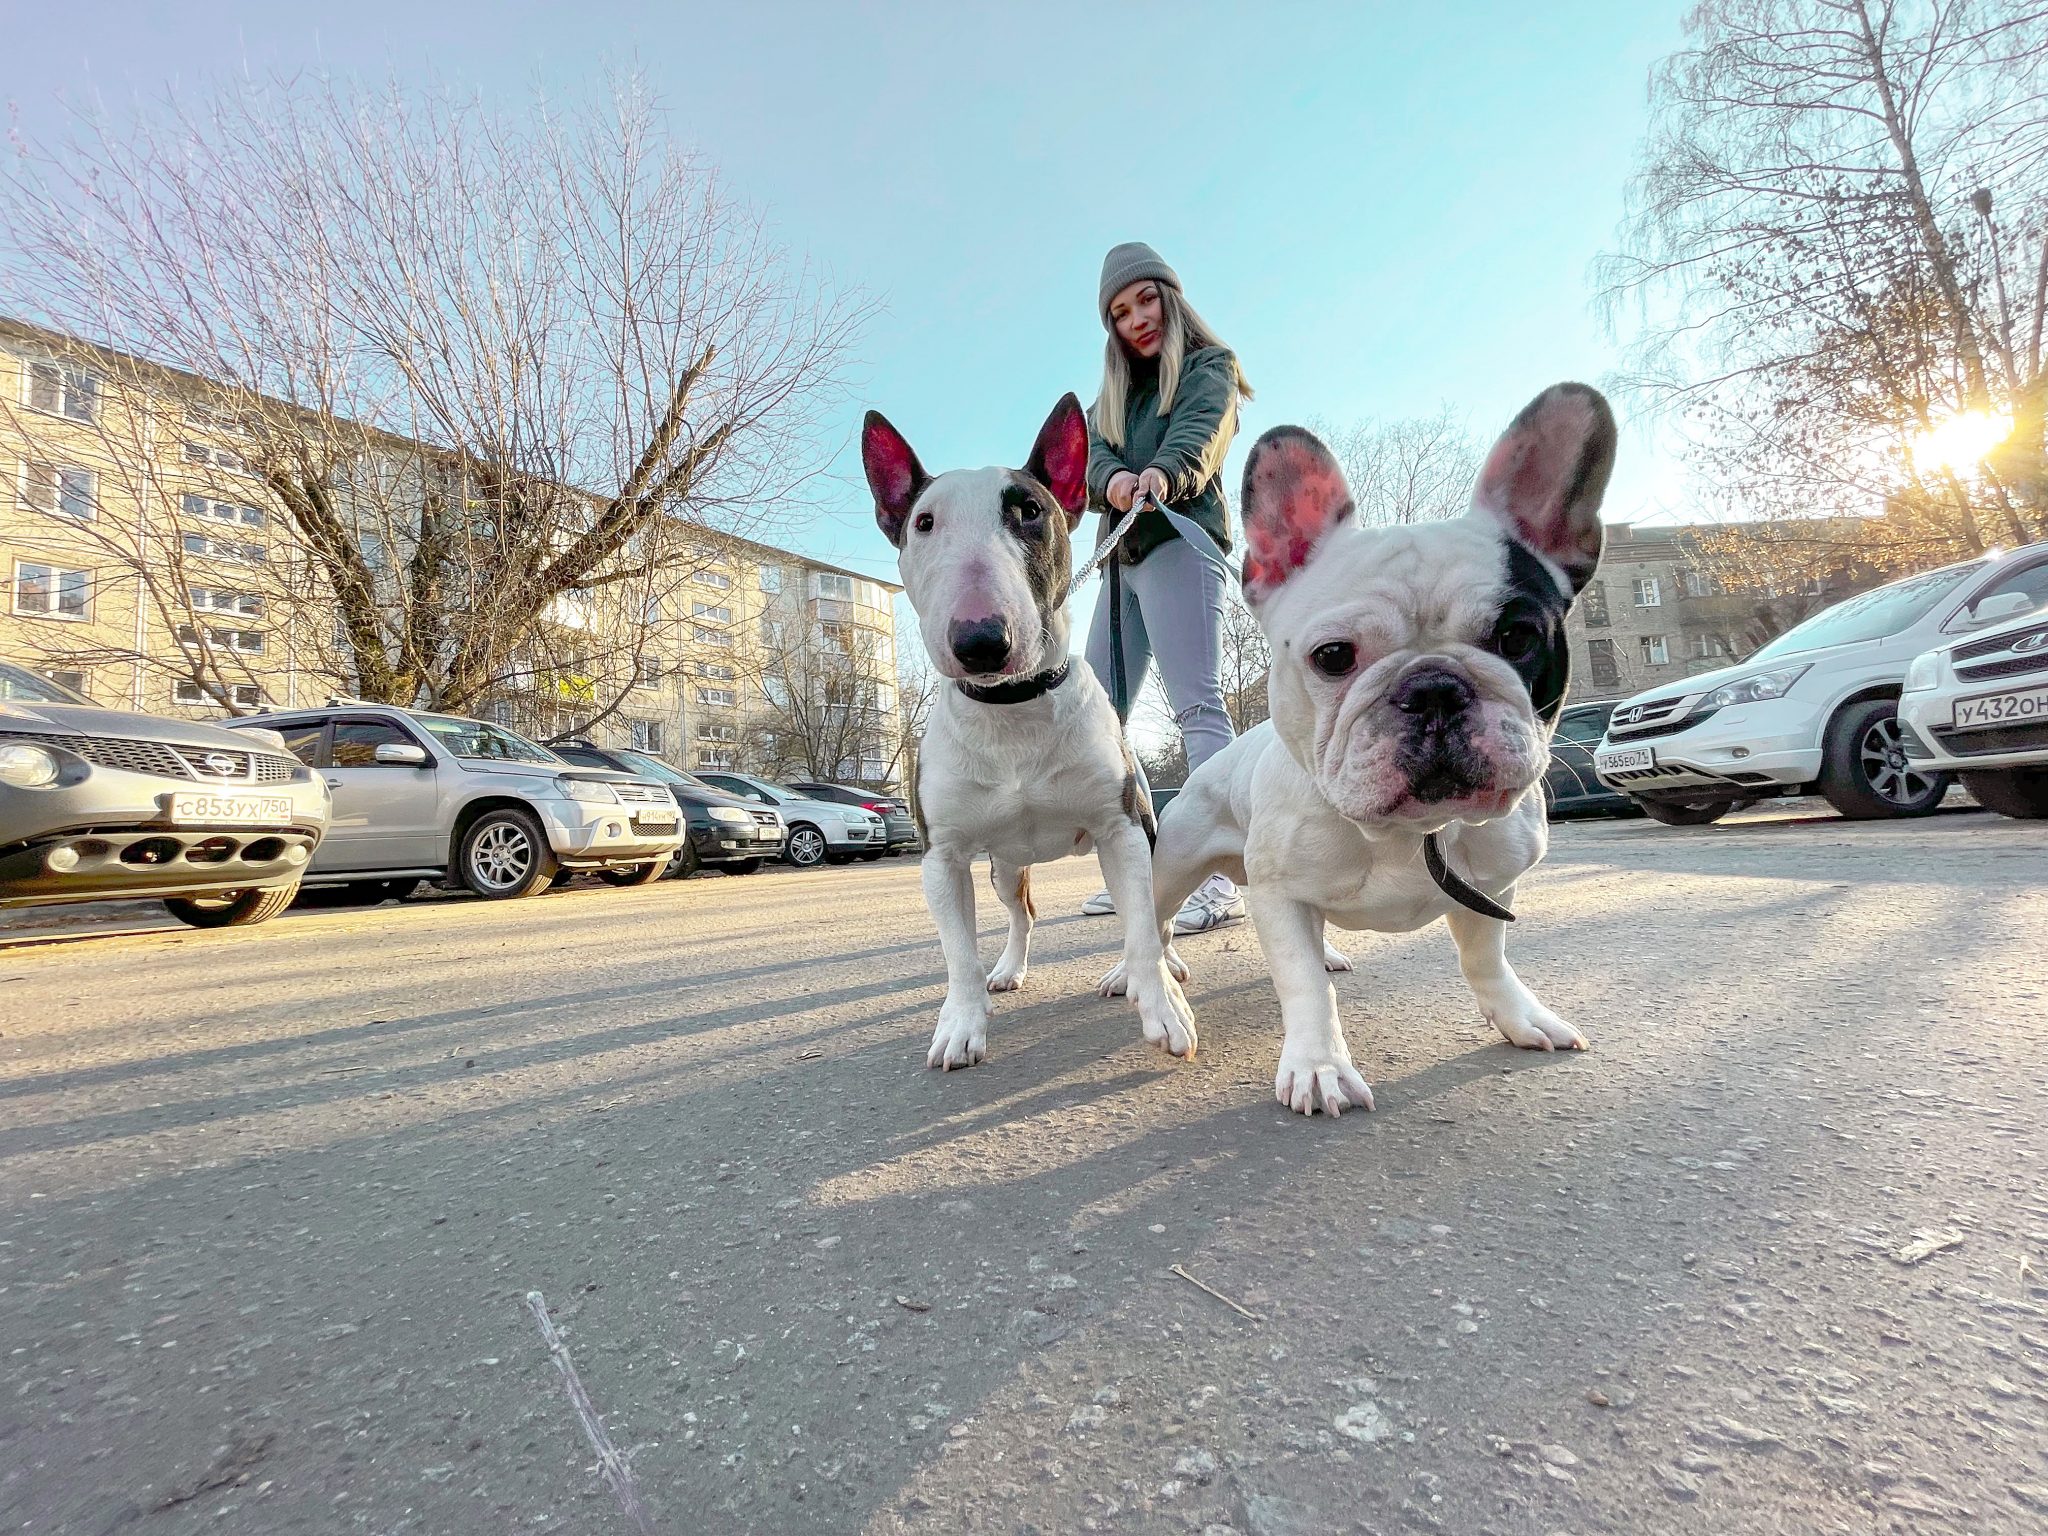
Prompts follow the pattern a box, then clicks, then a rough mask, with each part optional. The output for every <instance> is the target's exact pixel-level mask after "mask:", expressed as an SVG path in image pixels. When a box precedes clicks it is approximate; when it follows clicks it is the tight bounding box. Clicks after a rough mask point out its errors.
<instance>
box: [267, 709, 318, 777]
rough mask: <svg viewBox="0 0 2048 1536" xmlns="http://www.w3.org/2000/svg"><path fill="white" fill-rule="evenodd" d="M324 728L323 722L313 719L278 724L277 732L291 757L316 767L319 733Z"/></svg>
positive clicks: (310, 766) (308, 765)
mask: <svg viewBox="0 0 2048 1536" xmlns="http://www.w3.org/2000/svg"><path fill="white" fill-rule="evenodd" d="M326 728H327V727H326V725H325V724H324V723H323V722H321V721H319V720H313V721H309V722H307V723H306V724H304V725H283V726H279V727H278V730H277V734H278V735H280V736H282V737H283V738H284V744H285V747H286V749H287V750H289V751H290V753H291V755H292V756H293V757H296V758H297V759H298V760H299V761H300V762H302V763H304V764H305V765H306V766H307V767H308V768H317V767H319V766H320V733H321V732H322V731H324V730H325V729H326Z"/></svg>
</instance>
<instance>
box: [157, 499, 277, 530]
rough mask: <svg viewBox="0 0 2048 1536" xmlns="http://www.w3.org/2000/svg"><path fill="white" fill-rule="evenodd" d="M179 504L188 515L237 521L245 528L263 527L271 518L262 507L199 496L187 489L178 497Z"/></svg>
mask: <svg viewBox="0 0 2048 1536" xmlns="http://www.w3.org/2000/svg"><path fill="white" fill-rule="evenodd" d="M178 505H179V506H180V507H182V508H183V509H184V512H185V515H186V516H187V517H203V518H207V519H208V520H210V521H212V522H216V523H236V524H239V525H240V526H241V527H244V528H261V527H262V526H263V525H264V524H265V523H267V522H269V521H270V519H269V518H268V517H267V516H266V515H265V514H264V511H263V509H262V508H261V507H245V506H243V505H241V504H240V503H239V502H233V501H215V500H214V499H213V498H212V497H211V496H197V495H194V494H193V493H192V492H190V491H187V492H186V493H185V494H184V495H183V496H181V497H179V498H178Z"/></svg>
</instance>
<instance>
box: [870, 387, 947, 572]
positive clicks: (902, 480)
mask: <svg viewBox="0 0 2048 1536" xmlns="http://www.w3.org/2000/svg"><path fill="white" fill-rule="evenodd" d="M860 464H861V468H862V469H864V470H866V471H867V475H868V489H869V490H871V491H873V492H874V493H875V522H876V524H877V525H878V526H879V527H880V528H881V530H882V532H883V533H884V534H885V535H886V536H887V537H888V540H889V542H890V543H891V544H899V545H900V544H901V543H902V542H903V520H904V519H905V518H907V517H908V516H910V509H911V508H912V507H913V506H915V505H916V504H917V498H918V497H919V496H920V495H921V494H922V493H923V491H924V488H925V487H926V486H928V485H930V484H931V483H932V477H931V476H930V475H927V474H926V473H925V472H924V466H923V465H922V464H920V463H918V462H917V455H916V454H914V453H912V452H911V451H910V444H909V443H907V442H905V441H904V440H903V434H902V433H901V432H898V431H897V430H896V429H895V428H894V427H892V426H890V425H889V423H888V420H887V419H886V418H885V417H884V416H883V415H882V413H881V412H880V411H869V412H868V414H867V420H865V421H863V422H862V423H861V428H860Z"/></svg>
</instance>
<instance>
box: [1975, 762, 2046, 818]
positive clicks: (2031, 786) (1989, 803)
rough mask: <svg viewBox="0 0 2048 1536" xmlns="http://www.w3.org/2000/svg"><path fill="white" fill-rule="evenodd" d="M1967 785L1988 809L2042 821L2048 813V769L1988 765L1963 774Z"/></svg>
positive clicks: (1979, 802)
mask: <svg viewBox="0 0 2048 1536" xmlns="http://www.w3.org/2000/svg"><path fill="white" fill-rule="evenodd" d="M1963 788H1965V789H1967V790H1968V791H1969V792H1970V793H1971V794H1973V795H1975V796H1976V797H1977V803H1978V804H1979V805H1981V806H1983V807H1984V809H1985V810H1987V811H1996V812H1998V814H1999V815H2001V816H2016V817H2018V818H2019V819H2020V820H2021V821H2039V820H2040V819H2041V818H2042V817H2044V816H2048V768H1984V769H1979V770H1978V771H1977V772H1975V773H1966V774H1964V775H1963Z"/></svg>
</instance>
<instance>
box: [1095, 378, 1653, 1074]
mask: <svg viewBox="0 0 2048 1536" xmlns="http://www.w3.org/2000/svg"><path fill="white" fill-rule="evenodd" d="M1614 449H1615V429H1614V417H1613V414H1612V413H1611V412H1610V411H1609V409H1608V407H1607V402H1606V401H1605V400H1604V399H1603V398H1602V397H1601V396H1600V394H1599V393H1598V392H1597V391H1596V390H1593V389H1589V388H1587V387H1586V386H1585V385H1583V384H1558V385H1554V386H1552V387H1551V388H1550V389H1547V390H1545V391H1544V392H1543V393H1542V394H1541V395H1539V396H1537V397H1536V399H1535V400H1533V401H1531V402H1530V404H1529V405H1528V406H1527V407H1526V408H1524V410H1523V411H1522V413H1521V414H1520V415H1519V416H1517V417H1516V418H1515V421H1514V424H1513V425H1512V426H1510V427H1509V428H1508V430H1507V431H1506V433H1504V434H1503V435H1502V437H1501V439H1500V441H1499V442H1498V443H1497V444H1495V445H1494V448H1493V450H1492V452H1491V453H1490V454H1489V455H1488V456H1487V460H1486V464H1485V467H1484V468H1483V469H1482V470H1481V472H1480V476H1479V484H1478V487H1477V489H1476V491H1475V492H1474V494H1473V505H1472V509H1471V511H1470V512H1468V513H1467V514H1466V515H1465V516H1464V517H1461V518H1457V519H1454V520H1452V521H1449V522H1442V523H1422V524H1409V525H1403V526H1398V527H1392V528H1361V527H1359V526H1357V524H1356V523H1355V522H1354V521H1353V516H1352V513H1353V508H1352V500H1351V492H1350V489H1349V488H1348V487H1347V486H1346V485H1345V483H1344V474H1343V471H1342V470H1341V469H1339V468H1338V466H1337V462H1336V460H1335V459H1334V458H1332V457H1331V455H1330V451H1329V450H1328V449H1327V448H1325V447H1324V446H1323V445H1322V443H1320V442H1318V441H1317V440H1316V438H1315V437H1314V436H1313V435H1312V434H1310V433H1308V432H1305V431H1303V430H1302V429H1301V428H1299V427H1275V428H1274V429H1273V430H1272V431H1270V432H1267V433H1266V434H1265V435H1264V436H1263V437H1261V438H1260V439H1259V440H1258V442H1257V443H1256V444H1254V445H1253V447H1252V451H1251V456H1250V458H1249V459H1248V460H1247V462H1246V464H1245V470H1244V492H1243V515H1244V524H1245V538H1246V546H1247V547H1246V555H1245V562H1244V592H1245V597H1246V599H1247V600H1248V601H1249V602H1250V603H1251V605H1252V607H1253V610H1254V611H1255V613H1256V614H1257V616H1258V620H1259V624H1260V626H1261V627H1262V628H1263V629H1264V630H1265V632H1266V636H1267V638H1268V640H1269V641H1270V642H1271V644H1272V653H1273V660H1272V673H1271V676H1270V679H1269V682H1268V695H1269V699H1270V702H1271V706H1272V718H1271V719H1270V720H1269V721H1267V722H1266V723H1265V724H1262V725H1260V726H1258V727H1257V728H1256V729H1254V730H1252V731H1249V732H1247V733H1246V734H1245V735H1243V736H1241V737H1240V738H1238V740H1237V741H1235V742H1233V743H1232V744H1231V745H1230V746H1229V747H1227V748H1225V749H1224V750H1223V751H1222V752H1220V753H1218V754H1217V755H1216V756H1215V757H1212V758H1210V759H1209V760H1208V761H1207V762H1205V763H1204V764H1202V766H1201V767H1200V768H1198V769H1196V770H1195V772H1194V773H1193V774H1192V775H1191V776H1190V777H1189V779H1188V782H1187V786H1186V788H1184V789H1183V790H1182V791H1181V793H1180V795H1179V796H1178V797H1177V798H1176V799H1175V800H1174V801H1173V803H1172V804H1171V805H1170V806H1169V807H1168V808H1167V813H1166V815H1165V816H1164V818H1163V819H1162V825H1161V827H1160V833H1159V843H1158V847H1157V848H1156V850H1155V851H1154V854H1153V866H1152V867H1153V905H1154V911H1155V913H1156V914H1157V915H1158V918H1159V921H1160V923H1161V925H1162V927H1161V931H1162V933H1164V931H1165V929H1164V925H1165V923H1166V922H1167V921H1169V920H1170V918H1171V915H1172V914H1173V913H1174V912H1175V911H1176V910H1178V908H1179V906H1180V904H1181V902H1182V900H1183V899H1184V898H1185V897H1186V896H1187V895H1188V893H1189V892H1190V891H1192V890H1194V888H1195V887H1196V886H1197V885H1199V884H1200V883H1201V882H1202V881H1203V880H1204V879H1205V878H1206V877H1207V876H1209V875H1210V874H1212V873H1215V872H1217V871H1219V870H1220V871H1222V872H1223V873H1225V874H1227V875H1229V876H1230V877H1231V878H1233V879H1235V880H1238V881H1241V882H1243V883H1244V884H1245V885H1246V887H1247V889H1246V893H1245V900H1246V902H1247V904H1248V906H1249V908H1250V911H1251V917H1252V921H1253V923H1254V925H1255V926H1256V927H1257V930H1258V935H1259V942H1260V944H1261V946H1262V947H1263V948H1264V950H1265V952H1266V960H1267V963H1268V964H1269V966H1270V967H1271V969H1272V972H1273V982H1274V986H1275V988H1276V989H1277V990H1278V992H1279V994H1280V1016H1281V1022H1282V1024H1283V1026H1284V1028H1285V1031H1286V1038H1285V1041H1284V1043H1283V1044H1282V1046H1281V1050H1280V1068H1279V1072H1278V1074H1277V1075H1276V1077H1275V1078H1274V1092H1275V1094H1276V1096H1277V1097H1278V1098H1279V1100H1280V1102H1281V1103H1283V1104H1286V1105H1288V1106H1289V1107H1291V1108H1293V1109H1295V1110H1297V1111H1299V1112H1300V1113H1302V1114H1311V1113H1313V1112H1314V1111H1315V1110H1316V1109H1318V1108H1321V1109H1322V1110H1324V1111H1325V1112H1326V1113H1328V1114H1332V1115H1335V1114H1340V1113H1342V1112H1343V1110H1344V1109H1345V1108H1346V1107H1347V1106H1363V1107H1364V1108H1367V1109H1370V1108H1371V1107H1372V1089H1371V1088H1370V1087H1368V1086H1367V1084H1366V1081H1365V1079H1364V1077H1363V1076H1361V1075H1360V1074H1359V1071H1358V1068H1357V1067H1356V1066H1355V1065H1353V1063H1352V1060H1351V1052H1350V1050H1349V1048H1348V1047H1347V1046H1346V1045H1345V1042H1344V1030H1343V1028H1342V1026H1341V1025H1340V1024H1339V1023H1338V1021H1337V997H1336V992H1335V990H1334V989H1333V988H1332V987H1331V985H1330V982H1329V979H1328V977H1327V976H1326V975H1325V974H1324V971H1325V956H1326V954H1327V953H1328V951H1327V950H1326V947H1325V943H1324V938H1323V928H1324V924H1325V923H1326V922H1328V923H1335V924H1336V925H1337V926H1338V927H1340V928H1369V929H1375V930H1378V931H1381V932H1406V931H1408V930H1411V929H1415V928H1420V927H1422V926H1423V925H1424V924H1426V923H1429V922H1432V921H1434V920H1435V919H1437V918H1439V917H1441V918H1443V919H1444V920H1445V921H1446V922H1447V923H1448V924H1449V926H1450V930H1451V936H1452V938H1453V939H1454V940H1455V941H1456V943H1457V946H1458V966H1459V969H1460V970H1462V971H1463V972H1464V975H1465V980H1466V982H1467V983H1468V984H1469V985H1470V986H1471V988H1472V991H1473V993H1474V994H1475V995H1476V996H1477V997H1478V999H1479V1007H1480V1009H1481V1011H1482V1012H1483V1013H1484V1014H1485V1015H1486V1017H1487V1018H1488V1019H1489V1020H1490V1021H1491V1022H1492V1023H1493V1025H1494V1026H1495V1027H1496V1028H1497V1029H1499V1030H1500V1032H1501V1033H1502V1034H1503V1035H1505V1036H1506V1037H1507V1038H1508V1039H1509V1040H1510V1041H1512V1042H1513V1043H1514V1044H1516V1045H1518V1046H1523V1047H1525V1048H1527V1049H1530V1050H1539V1051H1549V1050H1555V1049H1557V1048H1559V1047H1566V1048H1570V1049H1573V1050H1583V1049H1585V1045H1586V1039H1585V1036H1583V1035H1581V1034H1580V1033H1579V1031H1578V1030H1577V1029H1575V1028H1573V1027H1572V1026H1571V1025H1570V1024H1568V1023H1566V1022H1565V1021H1564V1020H1563V1019H1561V1018H1559V1017H1558V1016H1557V1015H1556V1014H1555V1013H1552V1012H1551V1011H1550V1010H1549V1009H1548V1008H1546V1007H1544V1006H1543V1004H1542V1003H1541V1002H1539V1001H1538V1000H1537V998H1536V995H1535V994H1534V993H1533V992H1531V991H1530V990H1529V989H1528V988H1527V987H1526V986H1524V985H1523V984H1522V982H1521V979H1520V978H1519V977H1517V976H1516V975H1515V973H1514V971H1513V969H1511V968H1510V967H1509V965H1508V962H1507V953H1506V945H1507V922H1506V921H1504V920H1503V919H1509V914H1508V913H1507V910H1506V905H1505V904H1506V903H1508V902H1511V901H1512V900H1513V899H1514V891H1515V881H1516V880H1517V879H1518V878H1519V877H1520V876H1521V875H1522V874H1523V873H1525V872H1526V871H1527V870H1529V869H1530V868H1531V867H1532V866H1534V865H1535V864H1536V862H1537V861H1538V860H1539V859H1541V858H1542V857H1543V854H1544V851H1545V849H1546V847H1547V846H1548V843H1549V830H1548V826H1547V823H1546V820H1545V814H1544V805H1543V795H1542V793H1541V791H1540V790H1539V789H1538V788H1537V787H1536V786H1537V785H1538V783H1539V782H1540V780H1541V779H1542V777H1543V772H1544V768H1545V765H1546V763H1547V762H1548V756H1549V736H1550V727H1551V725H1552V724H1553V723H1554V722H1555V721H1556V718H1557V712H1558V709H1559V707H1560V705H1561V704H1562V703H1563V701H1564V690H1565V682H1566V674H1567V667H1568V659H1569V658H1568V652H1567V650H1566V647H1565V632H1564V619H1565V614H1566V613H1567V612H1568V611H1569V610H1570V608H1571V606H1572V603H1573V602H1574V601H1575V600H1576V598H1577V596H1578V594H1579V592H1580V591H1581V590H1583V589H1584V587H1585V585H1586V583H1587V581H1589V580H1590V579H1591V578H1592V575H1593V572H1594V569H1595V568H1596V566H1597V565H1598V564H1599V560H1600V548H1601V527H1600V500H1601V497H1602V496H1603V495H1604V494H1605V492H1606V489H1607V478H1608V475H1609V473H1610V472H1611V471H1612V469H1613V467H1614ZM1432 835H1433V836H1432ZM1432 863H1434V864H1435V865H1436V868H1435V870H1433V869H1432V867H1431V866H1432ZM1475 887H1476V889H1475ZM1489 913H1495V914H1498V915H1488V914H1489ZM1509 920H1511V919H1509ZM1174 963H1175V964H1176V965H1177V964H1178V960H1177V957H1176V958H1175V962H1174ZM1331 963H1332V968H1338V967H1339V966H1340V965H1341V959H1340V957H1335V956H1332V957H1331ZM1121 987H1122V976H1121V971H1120V969H1119V970H1117V971H1112V972H1111V973H1110V974H1109V975H1108V976H1107V977H1105V978H1104V979H1103V990H1104V992H1105V993H1110V994H1114V993H1115V992H1117V991H1119V990H1121Z"/></svg>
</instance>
